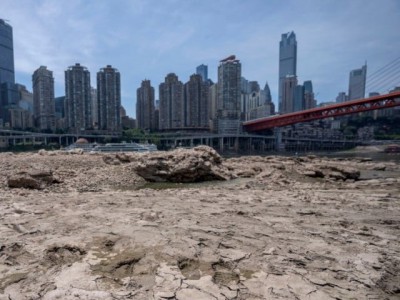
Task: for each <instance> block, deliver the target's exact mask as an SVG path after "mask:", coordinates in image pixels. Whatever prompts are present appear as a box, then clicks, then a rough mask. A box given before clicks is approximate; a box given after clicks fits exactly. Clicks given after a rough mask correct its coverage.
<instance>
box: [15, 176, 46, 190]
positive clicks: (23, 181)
mask: <svg viewBox="0 0 400 300" xmlns="http://www.w3.org/2000/svg"><path fill="white" fill-rule="evenodd" d="M7 185H8V187H10V188H25V189H35V190H40V189H42V188H43V187H42V185H41V182H40V180H38V179H35V178H33V177H31V176H29V175H28V174H20V175H14V176H11V177H10V178H8V180H7Z"/></svg>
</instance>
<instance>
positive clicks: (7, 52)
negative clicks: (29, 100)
mask: <svg viewBox="0 0 400 300" xmlns="http://www.w3.org/2000/svg"><path fill="white" fill-rule="evenodd" d="M4 82H8V83H13V84H14V83H15V75H14V46H13V30H12V27H11V26H10V25H9V24H7V23H6V22H5V21H4V20H2V19H0V83H4Z"/></svg>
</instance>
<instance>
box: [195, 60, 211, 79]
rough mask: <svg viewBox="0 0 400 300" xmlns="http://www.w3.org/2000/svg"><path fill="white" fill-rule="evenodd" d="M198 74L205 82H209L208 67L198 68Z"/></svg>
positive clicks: (201, 66)
mask: <svg viewBox="0 0 400 300" xmlns="http://www.w3.org/2000/svg"><path fill="white" fill-rule="evenodd" d="M196 74H198V75H200V76H201V78H202V79H203V81H204V82H206V81H207V80H208V67H207V66H206V65H203V64H201V65H200V66H198V67H197V68H196Z"/></svg>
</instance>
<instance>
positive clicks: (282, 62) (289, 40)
mask: <svg viewBox="0 0 400 300" xmlns="http://www.w3.org/2000/svg"><path fill="white" fill-rule="evenodd" d="M296 68H297V41H296V35H295V33H294V32H293V31H292V32H288V33H284V34H282V38H281V41H280V43H279V86H278V98H279V99H278V101H279V103H278V104H279V112H281V113H285V112H284V111H283V103H282V101H283V99H282V95H283V82H284V81H285V78H286V76H288V75H289V76H296V75H297V72H296Z"/></svg>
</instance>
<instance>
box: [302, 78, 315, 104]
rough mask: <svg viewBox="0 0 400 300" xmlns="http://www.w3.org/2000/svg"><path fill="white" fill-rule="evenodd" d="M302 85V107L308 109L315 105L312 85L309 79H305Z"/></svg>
mask: <svg viewBox="0 0 400 300" xmlns="http://www.w3.org/2000/svg"><path fill="white" fill-rule="evenodd" d="M303 87H304V106H303V108H302V109H310V108H314V107H316V106H317V101H316V100H315V98H314V91H313V85H312V81H311V80H306V81H304V83H303Z"/></svg>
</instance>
